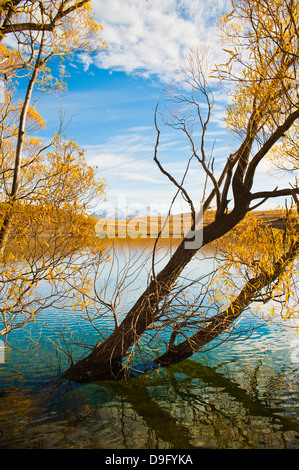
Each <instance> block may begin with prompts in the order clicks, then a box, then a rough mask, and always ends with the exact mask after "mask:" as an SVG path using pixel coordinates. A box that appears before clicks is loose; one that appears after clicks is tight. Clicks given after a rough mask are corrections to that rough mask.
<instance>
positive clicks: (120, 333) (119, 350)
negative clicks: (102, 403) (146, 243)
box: [62, 203, 248, 382]
mask: <svg viewBox="0 0 299 470" xmlns="http://www.w3.org/2000/svg"><path fill="white" fill-rule="evenodd" d="M240 207H241V209H240ZM247 210H248V205H246V204H245V203H244V204H240V205H239V209H238V210H237V209H234V210H233V211H232V212H231V213H230V214H228V215H225V216H223V217H221V218H219V219H216V220H215V221H214V222H212V223H211V224H209V225H208V226H206V227H205V228H204V230H203V242H202V246H205V245H207V244H208V243H210V242H211V241H213V240H216V239H218V238H220V237H221V236H223V235H224V234H226V233H227V232H229V231H230V230H231V229H232V228H233V227H235V226H236V225H237V224H238V223H239V222H240V221H241V220H242V219H243V218H244V216H245V215H246V213H247ZM185 241H186V239H184V240H183V241H182V242H181V244H180V245H179V247H178V248H177V250H176V252H175V253H174V254H173V256H172V257H171V259H170V260H169V262H168V263H167V265H166V266H165V267H164V268H163V269H162V271H161V272H160V273H159V274H158V275H157V277H156V278H154V279H153V280H152V281H151V282H150V284H149V286H148V287H147V289H146V290H145V291H144V293H143V294H142V295H141V296H140V297H139V299H138V300H137V302H136V303H135V305H134V306H133V307H132V308H131V310H130V311H129V312H128V314H127V315H126V317H125V319H124V320H123V322H122V323H121V324H120V325H119V327H117V328H116V329H115V330H114V331H113V333H112V334H111V335H110V336H109V337H108V338H107V339H106V340H105V341H104V342H102V343H98V344H96V346H95V347H94V349H93V350H92V352H91V353H90V354H89V355H88V356H87V357H85V358H84V359H82V360H80V361H78V362H77V363H75V364H74V365H72V366H71V367H70V368H69V369H68V370H66V371H65V372H64V373H63V374H62V377H63V378H65V379H68V380H73V381H76V382H91V381H97V380H106V379H120V378H122V377H123V376H124V374H126V371H125V370H124V368H123V365H122V358H123V357H124V355H125V354H126V353H127V351H128V350H129V348H130V347H131V346H132V345H133V344H134V343H135V342H136V340H137V339H138V338H139V337H140V336H141V335H142V334H143V333H144V332H145V331H146V329H147V328H148V327H149V326H150V325H151V324H152V323H153V322H154V321H155V320H156V318H157V315H158V306H159V304H160V302H161V301H162V300H163V299H164V298H165V297H166V296H167V295H169V293H170V291H171V289H172V287H173V285H174V283H175V282H176V280H177V278H178V277H179V275H180V274H181V272H182V271H183V269H184V268H185V266H186V265H187V264H188V263H189V262H190V261H191V259H192V258H193V256H194V255H195V253H197V252H198V248H193V249H187V248H186V247H185ZM219 334H220V332H219ZM158 362H160V363H161V364H162V363H164V362H165V361H164V360H163V358H161V360H159V361H158ZM166 362H169V361H168V360H167V361H166ZM175 362H178V356H177V357H176V361H175Z"/></svg>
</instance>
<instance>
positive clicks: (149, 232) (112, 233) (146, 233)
mask: <svg viewBox="0 0 299 470" xmlns="http://www.w3.org/2000/svg"><path fill="white" fill-rule="evenodd" d="M284 214H285V211H284V210H271V211H270V210H268V211H252V212H250V213H249V214H248V216H253V217H254V218H256V219H258V220H261V221H264V222H273V221H277V220H279V219H281V218H282V217H283V216H284ZM214 215H215V213H214V212H213V211H209V212H207V213H206V214H205V217H204V220H203V227H204V226H206V225H208V224H209V223H211V221H212V220H213V217H214ZM248 216H247V217H248ZM95 220H96V231H97V233H98V235H99V236H100V238H102V239H103V240H117V241H118V242H121V241H123V242H130V243H133V244H134V243H137V244H139V245H140V244H144V242H146V243H147V244H148V243H149V242H152V243H155V240H156V238H157V236H158V234H159V233H160V232H161V230H162V229H163V230H162V232H161V233H160V236H159V244H161V243H162V244H165V245H169V243H170V242H172V243H174V242H177V243H179V242H180V241H181V240H182V239H183V238H184V233H187V232H188V230H189V229H190V226H191V215H190V214H189V213H183V214H176V215H171V216H169V217H167V216H142V217H135V218H130V219H112V218H111V219H104V218H95ZM150 244H151V243H150Z"/></svg>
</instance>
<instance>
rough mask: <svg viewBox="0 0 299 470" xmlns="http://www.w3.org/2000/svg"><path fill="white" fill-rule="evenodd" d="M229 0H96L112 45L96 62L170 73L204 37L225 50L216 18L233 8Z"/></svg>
mask: <svg viewBox="0 0 299 470" xmlns="http://www.w3.org/2000/svg"><path fill="white" fill-rule="evenodd" d="M230 5H231V2H230V1H229V0H216V1H214V2H209V1H206V0H163V1H161V0H148V1H145V0H126V1H125V2H124V1H123V0H101V1H99V0H94V1H93V7H94V10H95V13H96V19H97V20H98V21H99V22H100V23H101V24H102V25H103V27H104V32H103V37H104V39H105V41H106V42H107V43H108V46H109V49H108V50H107V51H102V52H100V53H99V55H98V56H97V58H96V59H95V64H96V65H97V66H98V67H100V68H104V69H113V70H122V71H126V72H128V73H139V74H142V75H145V76H148V75H150V74H158V75H159V76H160V77H162V78H164V79H165V78H168V77H170V76H171V74H172V73H173V71H174V66H175V64H176V65H178V64H179V62H180V60H181V59H182V58H183V57H184V55H185V54H186V51H187V49H188V47H189V46H192V45H193V46H194V45H198V44H200V43H204V44H208V45H209V46H210V47H211V50H212V52H213V55H214V58H215V59H216V56H217V54H219V51H220V48H219V37H218V36H217V35H216V34H215V29H216V21H217V19H218V18H219V17H220V16H222V14H223V13H224V12H226V11H228V10H229V7H230Z"/></svg>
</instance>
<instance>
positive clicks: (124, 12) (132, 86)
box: [38, 0, 280, 212]
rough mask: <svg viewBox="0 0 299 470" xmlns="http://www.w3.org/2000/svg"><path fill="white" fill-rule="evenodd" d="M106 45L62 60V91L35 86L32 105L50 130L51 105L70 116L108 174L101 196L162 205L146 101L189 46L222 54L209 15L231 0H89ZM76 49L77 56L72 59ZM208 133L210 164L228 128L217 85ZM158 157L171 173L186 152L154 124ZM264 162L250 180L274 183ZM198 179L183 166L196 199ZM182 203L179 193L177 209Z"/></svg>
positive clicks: (167, 193)
mask: <svg viewBox="0 0 299 470" xmlns="http://www.w3.org/2000/svg"><path fill="white" fill-rule="evenodd" d="M93 8H94V11H95V16H96V19H97V20H98V21H99V22H100V23H101V24H102V25H103V27H104V31H103V38H104V39H105V41H106V42H107V43H108V46H109V49H108V50H104V51H101V52H99V54H97V55H95V56H93V57H88V56H84V55H81V56H80V57H79V58H77V60H76V61H73V62H70V63H68V64H67V70H68V71H69V72H70V73H71V76H70V78H69V79H68V91H67V92H66V93H65V95H64V96H62V97H60V98H57V99H56V98H55V97H53V96H48V95H45V96H42V97H41V98H40V101H39V104H38V109H39V110H40V111H41V113H42V115H43V116H44V117H45V119H46V121H47V133H48V134H49V135H51V133H53V132H54V131H55V130H56V129H57V126H58V108H62V110H63V111H64V113H65V120H66V121H68V120H70V122H69V125H68V129H67V134H68V136H70V137H74V138H75V140H76V142H77V143H78V144H79V145H81V147H82V148H84V149H85V150H86V155H87V161H88V162H90V163H91V164H94V165H97V166H98V167H99V169H98V172H99V175H100V176H103V177H104V178H105V179H106V182H107V204H112V205H114V206H119V205H127V206H134V205H135V206H136V205H137V206H138V205H139V206H140V209H141V207H142V206H144V207H148V206H157V205H160V206H161V208H164V211H166V208H167V207H168V205H169V203H170V202H171V200H172V198H173V195H174V194H175V192H176V190H175V188H174V187H173V185H172V184H170V183H169V182H168V180H167V179H166V178H165V176H163V175H162V174H161V173H160V172H159V170H158V168H157V166H156V164H155V163H154V161H153V155H154V147H155V141H156V132H155V128H154V109H155V106H156V104H157V102H161V101H162V100H163V91H164V90H165V89H166V88H167V86H168V85H169V84H170V82H171V80H172V79H173V77H174V72H175V68H176V67H177V66H178V65H179V63H180V61H181V60H182V59H183V58H184V56H185V55H186V53H187V50H188V47H189V46H197V45H201V44H205V45H209V47H210V50H211V54H212V60H213V61H217V62H219V61H221V60H223V59H224V56H223V52H222V50H221V46H220V40H219V37H218V35H217V34H216V20H217V18H219V17H220V16H221V15H222V14H223V13H224V12H228V11H230V9H231V3H230V1H229V0H216V1H214V2H212V1H209V0H163V1H162V0H148V1H146V0H126V1H125V2H124V1H123V0H93ZM78 59H79V60H78ZM216 98H217V101H216V105H215V109H214V112H213V115H212V119H211V125H210V129H209V133H208V144H210V146H211V147H212V145H214V156H215V171H216V173H217V172H218V171H220V169H221V167H222V165H223V164H224V162H225V160H226V158H227V156H228V155H229V153H230V152H231V151H232V150H233V149H232V148H230V147H229V135H228V133H227V131H226V130H225V125H224V122H223V120H222V117H223V115H224V112H225V106H226V104H227V102H228V101H229V96H226V95H225V94H224V93H223V92H221V91H220V90H217V93H216ZM160 130H161V140H160V147H159V158H160V160H161V162H163V164H164V165H165V168H167V169H168V170H169V171H171V172H172V174H173V175H174V177H176V178H177V180H180V179H181V178H182V175H183V174H184V171H185V168H186V164H187V161H188V159H189V157H190V156H191V154H190V149H189V147H188V143H187V142H186V141H184V140H182V138H181V137H182V136H181V135H180V134H179V133H178V132H176V133H174V132H171V129H169V128H167V127H163V125H162V124H161V126H160ZM267 170H268V168H267V166H265V165H264V166H263V167H261V168H259V170H258V172H257V183H256V188H257V189H259V190H261V189H270V188H274V187H275V186H277V185H278V184H280V182H279V181H277V177H275V178H274V179H273V176H272V177H271V178H272V179H271V178H270V177H269V175H268V173H267ZM202 184H203V179H202V173H201V172H200V171H199V169H197V168H196V167H195V166H194V167H191V169H190V173H189V177H188V179H187V180H186V187H187V188H188V191H190V195H191V196H192V198H193V199H194V201H195V203H199V202H200V198H201V191H200V188H201V187H202ZM182 207H184V208H186V205H184V204H183V201H182V199H178V204H177V210H174V212H179V211H180V210H181V208H182Z"/></svg>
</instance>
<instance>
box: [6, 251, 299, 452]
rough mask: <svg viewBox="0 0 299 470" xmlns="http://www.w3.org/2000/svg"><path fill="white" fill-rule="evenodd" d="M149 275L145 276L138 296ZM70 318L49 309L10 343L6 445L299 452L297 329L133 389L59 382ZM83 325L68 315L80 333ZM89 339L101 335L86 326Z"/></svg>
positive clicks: (187, 364)
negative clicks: (60, 349) (60, 341)
mask: <svg viewBox="0 0 299 470" xmlns="http://www.w3.org/2000/svg"><path fill="white" fill-rule="evenodd" d="M121 259H122V261H124V258H121ZM206 262H207V263H210V262H211V260H210V259H209V260H207V261H206ZM196 267H197V264H196V261H195V262H194V264H193V268H194V269H195V270H196ZM103 276H105V273H103ZM144 276H145V274H143V275H138V278H137V281H136V282H137V283H136V285H135V287H136V289H137V290H136V292H134V298H136V297H137V294H138V288H139V287H140V288H142V285H144ZM132 295H133V294H132ZM130 301H132V299H130V298H129V299H128V300H127V302H128V303H129V302H130ZM247 317H248V314H247ZM62 318H63V316H62V312H60V311H59V310H53V311H50V310H49V311H47V312H45V314H44V316H43V317H42V318H40V320H39V321H38V322H37V324H36V325H34V324H31V325H30V328H24V329H22V330H19V331H16V332H14V333H13V334H12V335H11V336H10V338H9V340H10V344H11V346H8V347H7V348H6V351H5V363H4V364H0V448H2V449H17V448H19V449H22V448H23V449H24V448H28V449H38V448H44V449H45V448H46V449H70V448H79V449H200V448H201V449H264V448H266V449H291V448H293V449H294V448H299V400H298V399H299V387H298V379H299V362H296V360H298V361H299V353H298V354H296V350H295V348H296V347H297V348H298V347H299V342H298V339H299V337H298V336H297V335H296V331H294V330H292V329H288V328H285V327H282V326H281V325H280V324H279V323H270V324H269V325H267V324H265V325H262V324H261V326H260V328H257V329H255V330H254V332H253V333H252V334H251V336H249V337H246V338H245V337H244V338H240V339H239V340H238V341H235V342H228V343H225V342H224V343H222V344H220V345H219V346H218V347H217V348H214V349H211V348H210V349H209V350H207V351H203V352H201V353H198V354H196V355H195V356H193V357H192V359H189V360H186V361H184V362H182V363H180V364H178V365H176V366H173V367H170V368H168V369H162V370H160V371H159V373H157V372H154V373H152V374H149V375H146V376H143V377H137V378H134V379H131V380H130V381H129V382H128V383H114V382H110V381H109V382H108V381H106V382H99V383H96V384H88V385H85V384H84V385H79V384H73V383H68V382H66V381H59V380H56V376H57V367H58V366H60V367H61V368H62V369H64V368H65V367H66V362H65V363H64V362H63V361H62V360H61V358H58V357H57V355H56V349H55V338H56V337H55V328H56V329H59V327H61V325H62ZM46 321H47V323H49V324H50V327H51V328H52V332H51V331H49V330H48V329H47V328H45V322H46ZM244 321H245V320H244ZM246 321H247V320H246ZM252 322H253V323H256V319H255V318H254V317H252ZM79 323H80V322H79V318H78V317H77V318H76V316H74V315H73V316H69V317H67V324H68V326H69V327H70V329H71V330H72V331H78V330H79ZM86 335H90V337H92V336H94V333H93V331H92V330H91V329H90V328H88V327H86ZM38 337H39V339H40V343H39V347H38V349H33V350H32V351H31V352H30V353H27V354H25V355H24V354H23V353H22V352H20V351H18V350H16V349H14V347H17V348H18V349H22V348H25V347H27V346H28V345H31V344H32V343H31V342H30V338H31V339H32V338H33V339H34V338H35V339H37V338H38ZM95 338H96V336H94V339H95ZM51 340H52V341H51ZM296 340H297V343H296ZM294 359H295V360H294ZM61 361H62V362H61Z"/></svg>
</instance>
